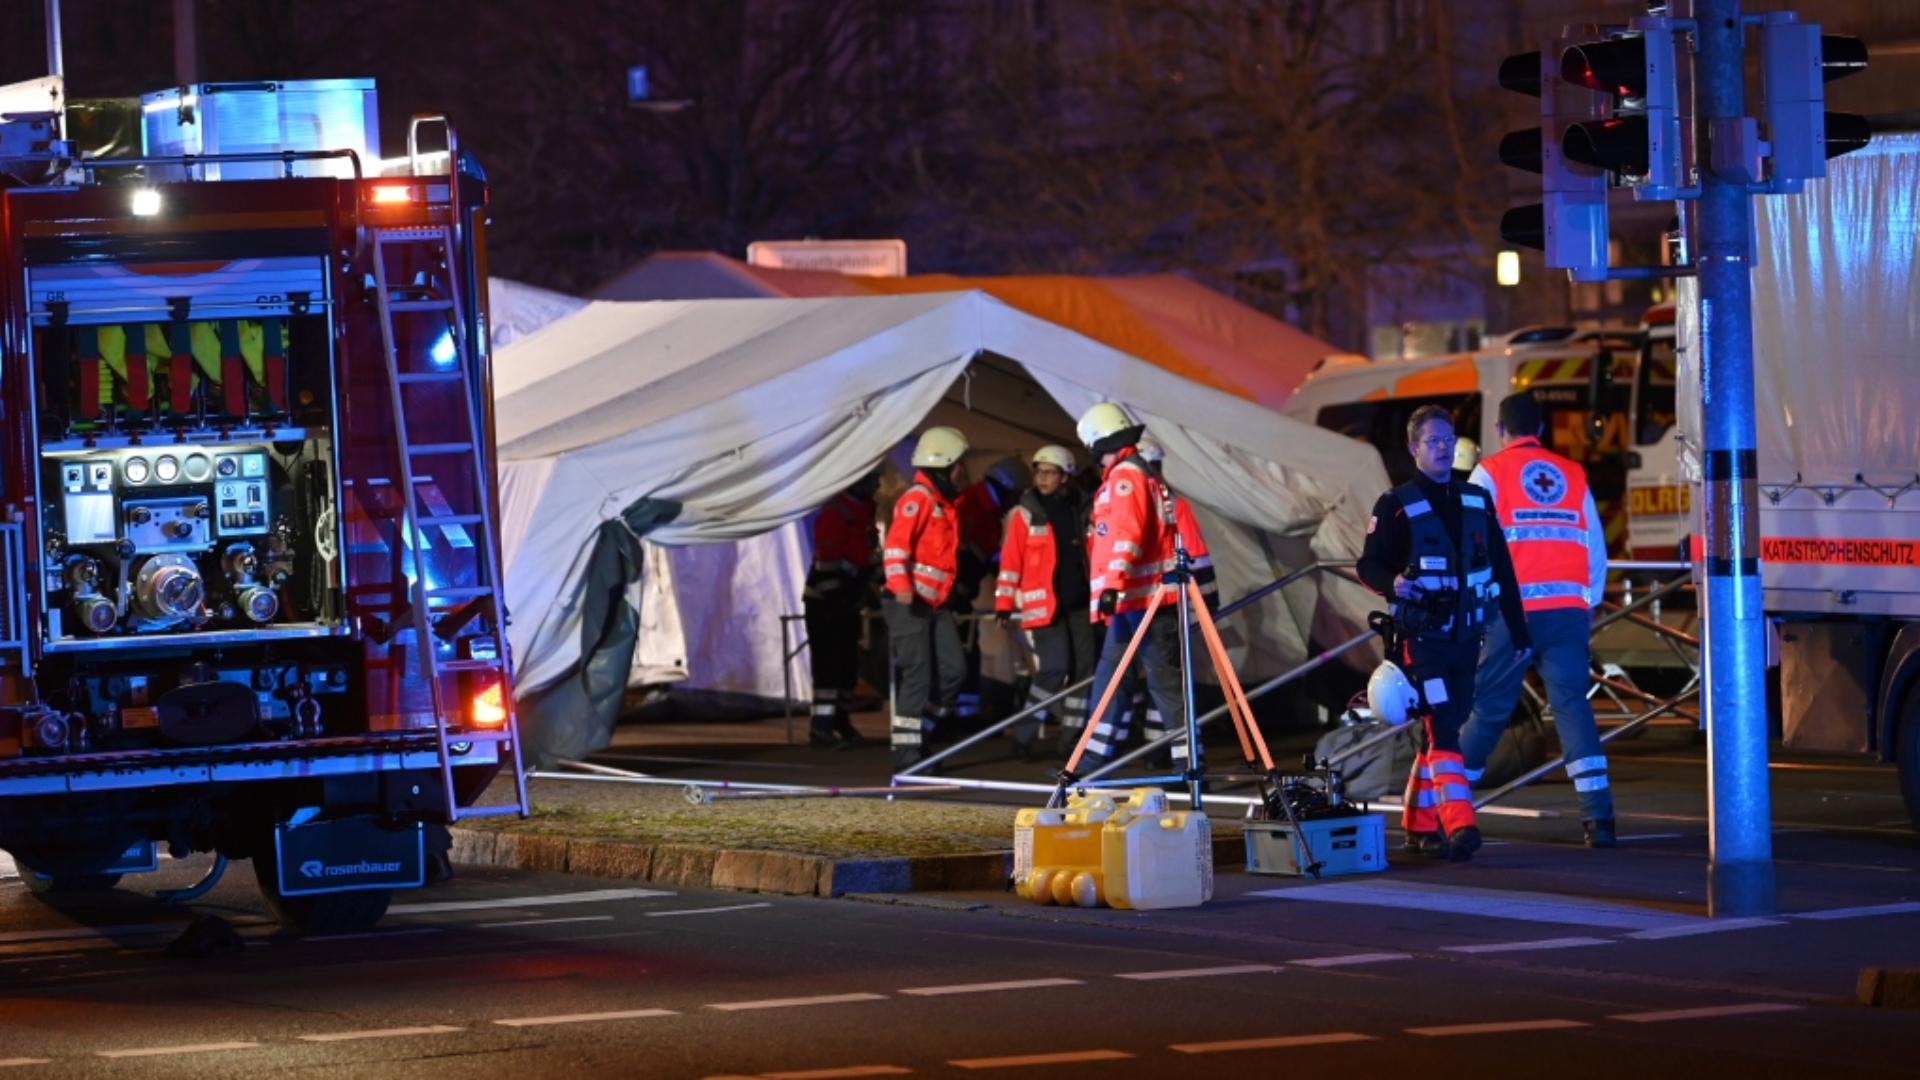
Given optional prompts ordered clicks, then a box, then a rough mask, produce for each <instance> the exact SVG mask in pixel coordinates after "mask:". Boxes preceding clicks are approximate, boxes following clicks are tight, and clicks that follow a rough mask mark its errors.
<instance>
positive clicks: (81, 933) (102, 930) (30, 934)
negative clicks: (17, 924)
mask: <svg viewBox="0 0 1920 1080" xmlns="http://www.w3.org/2000/svg"><path fill="white" fill-rule="evenodd" d="M186 928H187V924H186V923H147V924H146V925H144V926H70V927H64V928H62V929H59V930H15V931H13V932H11V933H6V934H0V944H8V945H17V944H21V943H23V942H29V941H73V940H76V939H84V938H122V937H153V936H155V935H158V934H177V933H179V932H180V931H182V930H185V929H186Z"/></svg>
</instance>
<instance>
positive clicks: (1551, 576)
mask: <svg viewBox="0 0 1920 1080" xmlns="http://www.w3.org/2000/svg"><path fill="white" fill-rule="evenodd" d="M1480 468H1481V469H1483V470H1485V472H1486V474H1487V478H1488V479H1489V480H1491V481H1492V484H1491V485H1490V486H1491V487H1492V488H1493V492H1494V497H1493V502H1494V509H1495V510H1496V511H1497V512H1498V513H1499V516H1500V531H1501V533H1502V535H1504V536H1505V537H1506V540H1507V551H1508V552H1509V553H1510V554H1511V555H1512V556H1513V576H1514V578H1515V580H1517V581H1518V582H1519V583H1520V602H1521V605H1522V606H1523V607H1525V608H1526V609H1527V610H1528V611H1544V610H1547V609H1549V608H1587V607H1591V606H1593V595H1592V585H1593V577H1592V574H1593V571H1592V568H1591V565H1590V563H1589V548H1588V545H1589V543H1591V541H1592V537H1593V535H1594V533H1595V531H1596V530H1595V529H1594V522H1592V521H1591V520H1589V518H1588V516H1587V515H1588V513H1589V510H1590V508H1591V507H1592V505H1593V503H1592V500H1591V498H1590V493H1589V491H1588V490H1587V472H1586V470H1585V469H1582V468H1581V467H1580V465H1579V464H1578V463H1576V462H1573V461H1569V460H1568V459H1566V458H1564V457H1561V456H1560V455H1559V454H1556V453H1554V452H1553V451H1551V450H1548V449H1547V448H1545V447H1543V446H1541V445H1540V440H1538V439H1516V440H1514V441H1513V442H1512V443H1510V444H1509V445H1508V446H1507V448H1506V449H1504V450H1502V451H1500V452H1499V453H1497V454H1493V455H1491V456H1489V457H1487V458H1484V459H1482V460H1481V462H1480ZM1602 537H1603V538H1604V534H1602Z"/></svg>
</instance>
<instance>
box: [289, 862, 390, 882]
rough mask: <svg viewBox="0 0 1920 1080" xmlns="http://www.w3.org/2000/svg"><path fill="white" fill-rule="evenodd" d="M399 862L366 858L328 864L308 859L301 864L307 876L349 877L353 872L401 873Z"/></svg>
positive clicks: (302, 871) (301, 874) (304, 874)
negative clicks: (332, 864) (368, 859)
mask: <svg viewBox="0 0 1920 1080" xmlns="http://www.w3.org/2000/svg"><path fill="white" fill-rule="evenodd" d="M399 871H400V864H399V863H397V862H368V861H366V860H365V859H362V860H360V861H359V862H353V863H340V864H338V865H336V866H327V865H325V864H324V863H322V862H321V861H320V860H319V859H308V860H307V861H306V862H303V863H301V864H300V876H301V877H306V878H330V877H347V876H349V875H353V874H395V873H399Z"/></svg>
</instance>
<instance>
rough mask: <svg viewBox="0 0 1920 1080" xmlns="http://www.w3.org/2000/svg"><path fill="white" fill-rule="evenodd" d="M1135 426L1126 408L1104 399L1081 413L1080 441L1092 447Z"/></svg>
mask: <svg viewBox="0 0 1920 1080" xmlns="http://www.w3.org/2000/svg"><path fill="white" fill-rule="evenodd" d="M1134 426H1136V425H1135V424H1134V422H1133V417H1131V416H1128V415H1127V411H1126V410H1125V409H1122V408H1121V407H1120V406H1118V405H1115V404H1114V403H1113V402H1111V401H1103V402H1101V403H1100V404H1098V405H1095V406H1094V407H1093V408H1091V409H1088V410H1087V411H1086V412H1084V413H1081V414H1080V427H1079V435H1080V442H1081V443H1082V444H1083V445H1085V446H1089V447H1091V446H1094V445H1096V444H1097V443H1099V442H1100V441H1101V440H1103V439H1107V438H1110V437H1112V436H1114V435H1118V434H1120V433H1121V432H1123V431H1126V430H1127V429H1128V428H1131V427H1134Z"/></svg>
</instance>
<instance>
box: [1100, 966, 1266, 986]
mask: <svg viewBox="0 0 1920 1080" xmlns="http://www.w3.org/2000/svg"><path fill="white" fill-rule="evenodd" d="M1285 970H1286V968H1285V967H1283V966H1280V965H1277V964H1240V965H1238V966H1235V967H1216V968H1183V969H1180V970H1177V971H1131V972H1128V973H1126V974H1124V975H1115V976H1114V978H1116V979H1133V980H1135V981H1138V982H1148V981H1151V980H1154V979H1203V978H1206V977H1208V976H1211V975H1265V974H1268V973H1271V972H1275V971H1285Z"/></svg>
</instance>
